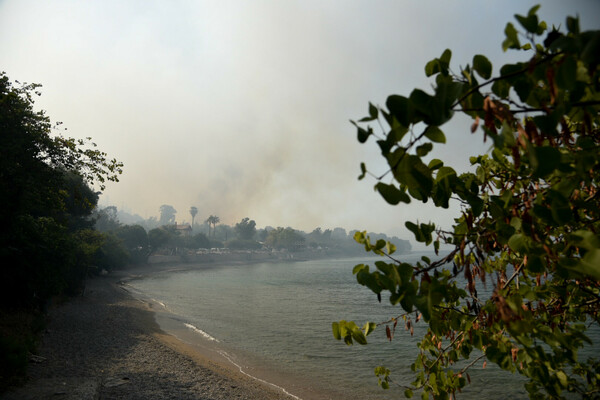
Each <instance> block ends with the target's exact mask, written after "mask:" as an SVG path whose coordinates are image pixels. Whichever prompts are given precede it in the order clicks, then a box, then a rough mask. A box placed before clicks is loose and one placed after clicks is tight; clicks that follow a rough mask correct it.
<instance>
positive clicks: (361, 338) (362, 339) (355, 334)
mask: <svg viewBox="0 0 600 400" xmlns="http://www.w3.org/2000/svg"><path fill="white" fill-rule="evenodd" d="M351 332H352V339H354V340H355V341H356V342H357V343H358V344H362V345H365V344H367V337H366V336H365V334H364V333H363V331H361V330H360V328H359V327H357V326H356V325H355V326H353V327H352V331H351Z"/></svg>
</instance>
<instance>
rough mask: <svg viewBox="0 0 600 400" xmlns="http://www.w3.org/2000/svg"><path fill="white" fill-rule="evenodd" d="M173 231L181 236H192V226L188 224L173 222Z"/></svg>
mask: <svg viewBox="0 0 600 400" xmlns="http://www.w3.org/2000/svg"><path fill="white" fill-rule="evenodd" d="M175 232H177V233H178V234H180V235H181V236H184V237H187V236H192V227H191V226H190V224H175Z"/></svg>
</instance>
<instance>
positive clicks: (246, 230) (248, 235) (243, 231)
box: [235, 217, 256, 240]
mask: <svg viewBox="0 0 600 400" xmlns="http://www.w3.org/2000/svg"><path fill="white" fill-rule="evenodd" d="M235 233H236V235H237V237H238V239H242V240H252V239H253V238H254V236H255V235H256V222H254V220H253V219H250V218H248V217H246V218H244V219H242V220H241V221H240V222H238V223H237V224H235Z"/></svg>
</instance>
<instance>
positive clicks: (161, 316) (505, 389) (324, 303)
mask: <svg viewBox="0 0 600 400" xmlns="http://www.w3.org/2000/svg"><path fill="white" fill-rule="evenodd" d="M421 255H423V253H420V254H416V253H413V254H410V255H407V256H403V257H402V258H403V260H406V261H408V262H414V261H416V260H417V259H419V258H420V257H421ZM369 261H370V262H369ZM373 261H374V260H360V259H346V260H317V261H305V262H293V263H291V262H282V263H262V264H251V265H232V266H218V267H211V268H206V267H200V268H198V269H195V270H187V271H179V272H170V273H161V274H156V275H152V276H149V277H147V278H145V279H141V280H134V281H131V282H130V286H131V287H132V289H133V291H134V292H135V293H137V294H138V295H139V296H142V297H144V298H146V299H153V300H154V301H156V302H157V304H160V305H161V306H160V307H159V308H161V309H162V311H160V312H158V313H157V320H158V322H159V324H160V325H161V327H162V328H163V329H164V330H166V331H168V332H170V333H173V334H175V335H176V336H178V337H180V338H181V339H182V340H185V341H187V342H189V343H192V344H196V345H198V346H204V347H209V348H211V349H213V350H214V351H216V352H218V353H219V354H221V355H223V356H224V357H226V358H227V359H228V360H229V361H228V362H231V363H232V364H233V365H234V366H236V367H238V368H240V370H241V371H242V372H244V373H247V374H249V375H251V376H253V377H256V378H257V379H261V380H264V381H267V382H269V383H272V384H274V385H277V387H278V388H280V390H285V391H286V392H288V393H289V394H291V395H292V396H295V397H297V398H301V399H304V400H308V399H328V398H331V399H338V398H345V399H365V398H368V399H391V398H403V395H402V389H399V388H391V389H390V390H385V391H384V390H383V389H381V388H379V387H378V385H377V377H376V376H375V375H374V372H373V369H374V367H376V366H378V365H385V366H386V367H388V368H390V369H391V370H392V378H393V379H394V380H395V381H396V382H400V383H409V382H410V381H411V380H412V373H411V371H410V365H411V363H412V362H413V361H414V359H415V356H416V354H417V353H418V349H417V347H416V343H417V339H416V338H417V337H418V336H419V333H422V332H423V331H424V329H425V327H424V326H423V325H422V324H420V325H421V326H419V325H417V329H416V330H415V336H414V337H411V335H410V333H408V332H406V331H405V330H404V329H403V327H401V326H400V324H399V326H398V329H397V331H396V335H395V338H394V340H393V341H392V342H389V341H388V340H387V339H386V337H385V329H383V328H379V329H377V330H376V331H375V332H373V333H372V334H371V335H370V336H369V337H368V339H369V345H367V346H360V345H358V344H355V345H354V346H346V345H345V344H344V343H343V342H341V341H337V340H335V339H334V338H333V335H332V332H331V323H332V322H333V321H338V320H341V319H345V320H354V321H356V322H357V323H358V324H359V325H361V326H362V324H364V322H366V321H373V322H381V321H385V320H387V319H389V318H390V317H394V316H397V315H398V314H400V313H401V312H402V311H401V309H400V307H393V306H391V305H389V302H387V300H386V299H385V297H384V299H383V301H382V303H381V304H380V303H378V302H377V299H376V296H375V295H374V294H373V293H372V292H370V291H369V290H368V289H366V288H364V287H363V286H361V285H359V284H358V283H356V280H355V277H354V276H353V275H352V268H353V267H354V265H356V264H358V263H362V262H366V263H368V264H370V265H371V266H372V265H373ZM163 307H164V308H163ZM470 376H471V379H472V382H473V384H472V385H470V386H469V387H468V389H467V390H465V391H463V394H462V396H461V398H464V399H472V398H477V399H480V398H486V399H495V398H497V399H505V398H507V397H509V396H510V397H512V398H526V397H527V396H526V393H525V391H524V390H523V389H522V383H521V382H522V378H521V377H520V376H518V375H512V374H510V373H507V372H504V371H500V370H498V369H496V368H494V366H489V365H488V367H487V368H486V370H485V371H482V368H481V362H480V363H479V365H477V366H475V367H474V368H472V369H471V370H470ZM292 398H293V397H292Z"/></svg>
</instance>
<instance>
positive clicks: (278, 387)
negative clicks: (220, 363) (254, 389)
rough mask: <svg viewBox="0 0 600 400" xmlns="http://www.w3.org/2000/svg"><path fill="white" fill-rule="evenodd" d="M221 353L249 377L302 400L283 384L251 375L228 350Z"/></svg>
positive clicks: (297, 399) (220, 352)
mask: <svg viewBox="0 0 600 400" xmlns="http://www.w3.org/2000/svg"><path fill="white" fill-rule="evenodd" d="M219 354H220V355H222V356H223V357H225V358H226V359H227V360H229V362H230V363H232V364H233V365H235V366H236V367H237V369H238V370H239V371H240V372H241V373H242V374H244V375H246V376H248V377H250V378H252V379H254V380H257V381H259V382H262V383H264V384H266V385H269V386H273V387H274V388H276V389H279V390H281V391H282V392H283V393H284V394H286V395H288V396H290V397H291V398H294V399H296V400H302V399H301V398H300V397H298V396H296V395H293V394H291V393H290V392H288V391H287V390H285V388H282V387H281V386H278V385H276V384H274V383H271V382H268V381H265V380H264V379H260V378H258V377H256V376H254V375H250V374H249V373H247V372H246V371H244V369H243V368H242V367H241V365H239V364H237V363H236V362H235V361H233V360H232V359H231V357H230V356H229V354H227V352H225V351H223V350H219Z"/></svg>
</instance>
